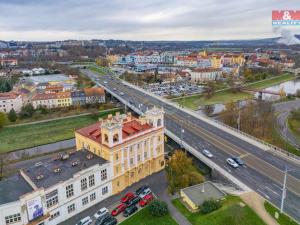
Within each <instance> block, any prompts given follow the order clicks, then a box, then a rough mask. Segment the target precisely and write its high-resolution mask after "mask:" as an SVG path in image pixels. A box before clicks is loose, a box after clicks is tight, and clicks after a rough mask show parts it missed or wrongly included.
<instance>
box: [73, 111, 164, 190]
mask: <svg viewBox="0 0 300 225" xmlns="http://www.w3.org/2000/svg"><path fill="white" fill-rule="evenodd" d="M163 115H164V112H163V110H161V109H158V108H153V109H151V110H148V111H147V112H146V113H145V114H144V115H143V116H141V117H139V118H136V117H133V116H132V115H131V114H130V113H129V114H127V115H125V114H122V115H120V114H119V113H117V114H116V115H115V116H112V115H109V116H108V118H107V119H105V120H100V121H99V122H97V123H95V124H93V125H90V126H88V127H85V128H82V129H79V130H76V131H75V138H76V148H77V150H82V149H87V150H88V151H91V152H93V153H94V154H96V155H98V156H100V157H102V158H104V159H106V160H108V161H109V162H110V163H111V167H112V171H113V181H112V191H113V194H115V193H118V192H120V191H122V190H124V189H125V188H126V187H128V186H130V185H131V184H133V183H135V182H137V181H139V180H141V179H143V178H145V177H146V176H148V175H150V174H152V173H155V172H158V171H160V170H162V169H163V168H164V166H165V162H164V126H163V124H164V121H163V120H164V118H163Z"/></svg>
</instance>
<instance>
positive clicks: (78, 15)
mask: <svg viewBox="0 0 300 225" xmlns="http://www.w3.org/2000/svg"><path fill="white" fill-rule="evenodd" d="M287 4H288V5H289V6H288V9H297V8H296V7H297V2H296V1H292V0H290V1H288V3H287V2H284V3H283V2H282V1H275V2H274V1H263V2H261V1H246V2H245V1H244V2H239V1H235V0H234V1H230V2H227V3H226V4H224V3H223V2H222V1H219V0H216V1H201V2H199V1H195V0H188V1H182V0H176V1H161V0H154V1H151V2H149V1H144V2H138V1H136V0H128V1H126V2H125V3H124V1H120V0H112V1H101V2H99V1H95V0H88V1H83V0H80V1H76V2H75V1H74V0H67V1H63V2H62V1H56V0H54V1H48V0H43V1H35V0H29V1H26V2H25V3H24V2H23V1H20V0H12V1H7V0H4V1H1V3H0V9H1V12H2V13H1V15H0V39H1V40H20V41H54V40H66V39H78V40H85V39H124V40H145V41H151V40H153V41H155V40H183V41H190V40H233V39H256V38H269V37H277V36H280V32H276V31H274V29H273V27H272V24H271V11H272V10H276V9H287V6H286V5H287ZM258 6H259V7H258ZM12 15H13V16H12ZM289 30H290V31H291V32H292V33H300V29H299V28H297V27H293V28H289Z"/></svg>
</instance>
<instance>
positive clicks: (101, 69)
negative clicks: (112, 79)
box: [89, 66, 109, 74]
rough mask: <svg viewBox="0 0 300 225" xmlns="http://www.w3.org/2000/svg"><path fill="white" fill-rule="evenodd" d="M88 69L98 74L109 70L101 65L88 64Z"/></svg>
mask: <svg viewBox="0 0 300 225" xmlns="http://www.w3.org/2000/svg"><path fill="white" fill-rule="evenodd" d="M89 69H90V70H92V71H94V72H96V73H99V74H105V73H107V72H108V71H109V69H108V68H105V67H101V66H89Z"/></svg>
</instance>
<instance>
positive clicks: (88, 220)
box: [76, 216, 93, 225]
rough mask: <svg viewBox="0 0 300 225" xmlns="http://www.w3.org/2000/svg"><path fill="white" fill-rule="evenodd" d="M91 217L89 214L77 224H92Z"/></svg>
mask: <svg viewBox="0 0 300 225" xmlns="http://www.w3.org/2000/svg"><path fill="white" fill-rule="evenodd" d="M92 222H93V221H92V219H91V217H89V216H87V217H85V218H83V219H81V220H80V221H79V222H78V223H77V224H76V225H90V224H91V223H92Z"/></svg>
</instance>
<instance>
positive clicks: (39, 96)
mask: <svg viewBox="0 0 300 225" xmlns="http://www.w3.org/2000/svg"><path fill="white" fill-rule="evenodd" d="M56 98H57V95H56V93H48V94H45V93H37V94H35V95H34V96H33V97H32V100H33V101H35V100H46V99H56Z"/></svg>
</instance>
